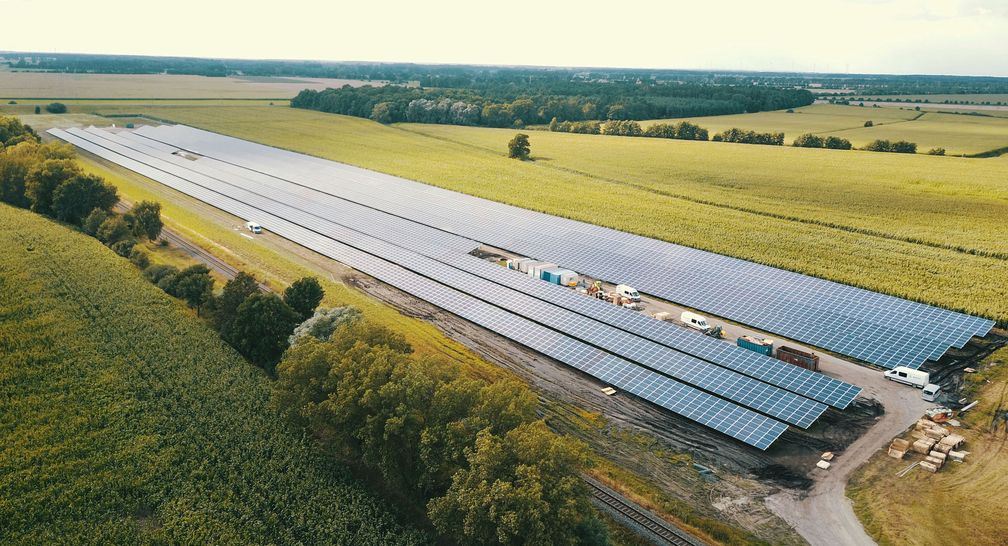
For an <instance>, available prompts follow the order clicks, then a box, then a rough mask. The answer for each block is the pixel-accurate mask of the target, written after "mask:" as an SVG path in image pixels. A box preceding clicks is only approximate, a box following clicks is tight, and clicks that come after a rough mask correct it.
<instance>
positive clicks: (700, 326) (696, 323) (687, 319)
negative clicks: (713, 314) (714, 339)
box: [679, 311, 710, 332]
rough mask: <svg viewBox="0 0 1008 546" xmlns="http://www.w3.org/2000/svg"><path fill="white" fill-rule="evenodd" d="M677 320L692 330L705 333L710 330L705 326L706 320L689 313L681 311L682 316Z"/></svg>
mask: <svg viewBox="0 0 1008 546" xmlns="http://www.w3.org/2000/svg"><path fill="white" fill-rule="evenodd" d="M679 320H681V321H682V322H683V324H685V325H686V326H689V327H690V328H693V329H694V330H701V331H704V332H706V331H707V330H709V329H710V325H709V324H707V319H705V318H704V317H701V316H700V315H698V314H696V313H691V312H689V311H683V314H682V315H680V316H679Z"/></svg>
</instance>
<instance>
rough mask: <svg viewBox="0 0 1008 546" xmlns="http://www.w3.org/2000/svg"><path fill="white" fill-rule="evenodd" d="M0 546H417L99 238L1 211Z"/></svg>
mask: <svg viewBox="0 0 1008 546" xmlns="http://www.w3.org/2000/svg"><path fill="white" fill-rule="evenodd" d="M0 250H2V253H0V415H2V416H3V421H2V426H0V446H2V447H0V491H2V494H0V544H32V545H34V544H55V543H59V544H108V543H117V544H152V543H157V544H348V545H349V544H420V543H426V542H427V541H428V539H427V537H426V536H425V535H424V534H423V533H421V532H419V531H416V530H412V529H409V528H407V527H404V526H403V525H401V524H400V523H398V522H397V520H396V518H395V516H394V514H393V513H392V511H391V509H390V508H388V507H387V506H385V505H384V504H383V503H382V502H380V501H378V500H376V499H375V498H374V497H373V496H372V495H371V494H370V493H369V492H368V491H366V490H365V489H364V488H363V487H362V486H361V485H360V484H358V483H356V482H355V481H354V479H353V478H352V477H350V476H349V475H348V473H347V471H346V470H345V469H344V468H343V467H341V466H339V465H337V464H335V463H333V462H331V461H329V460H327V459H325V458H323V457H322V456H321V455H319V454H318V453H316V452H314V451H313V449H312V448H311V445H310V443H309V441H308V440H307V439H306V438H304V437H302V436H301V435H300V434H298V433H295V432H293V431H291V430H289V429H288V428H287V427H286V425H284V424H283V423H281V422H280V421H278V419H277V417H276V415H275V414H274V413H273V412H272V411H271V410H270V408H269V405H268V400H269V392H270V384H269V380H268V379H267V378H266V377H265V376H263V375H262V374H261V372H259V371H258V370H257V369H255V368H253V367H252V366H250V365H248V364H247V363H245V362H244V361H243V360H242V359H241V358H240V357H239V356H238V354H237V353H235V351H233V350H232V349H231V348H230V347H228V346H226V345H225V344H224V343H223V342H222V341H220V339H219V338H218V337H217V335H216V334H215V333H214V332H213V331H212V330H211V329H210V328H209V327H208V326H207V325H205V324H204V323H203V322H202V321H200V320H198V319H196V318H195V317H194V316H193V315H192V314H191V312H190V311H188V310H187V309H185V308H184V307H183V305H182V304H181V303H180V302H178V301H175V300H173V299H171V298H170V297H168V296H166V295H165V294H163V293H162V292H161V291H160V290H158V289H157V288H156V287H155V286H153V285H151V284H150V283H148V282H146V281H145V280H144V279H143V278H142V277H141V276H140V273H139V272H138V271H137V270H136V269H134V268H133V266H132V265H130V264H129V262H128V261H126V260H124V259H122V258H119V257H118V256H116V255H115V254H113V253H112V252H111V251H109V250H108V249H106V248H105V247H103V246H102V245H101V244H100V243H98V241H96V240H94V239H92V238H90V237H87V236H84V235H83V234H80V233H76V232H74V231H72V230H70V229H69V228H66V227H64V226H62V225H59V224H56V223H54V222H52V221H50V220H47V219H44V218H42V217H41V216H38V215H35V214H32V213H30V212H27V211H23V210H18V209H13V208H10V207H8V206H6V205H0Z"/></svg>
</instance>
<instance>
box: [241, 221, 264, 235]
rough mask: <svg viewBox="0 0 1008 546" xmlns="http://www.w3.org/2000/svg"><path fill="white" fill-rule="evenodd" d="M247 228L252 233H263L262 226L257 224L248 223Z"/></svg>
mask: <svg viewBox="0 0 1008 546" xmlns="http://www.w3.org/2000/svg"><path fill="white" fill-rule="evenodd" d="M245 228H246V229H248V230H249V231H251V232H252V233H262V226H260V225H259V224H257V223H255V222H247V223H246V224H245Z"/></svg>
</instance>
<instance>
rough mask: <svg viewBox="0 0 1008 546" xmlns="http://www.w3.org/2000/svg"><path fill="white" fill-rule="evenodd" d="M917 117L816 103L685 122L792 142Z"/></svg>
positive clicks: (888, 110)
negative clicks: (766, 134)
mask: <svg viewBox="0 0 1008 546" xmlns="http://www.w3.org/2000/svg"><path fill="white" fill-rule="evenodd" d="M918 114H919V112H915V111H913V110H900V109H899V108H860V107H856V106H844V105H838V104H813V105H811V106H804V107H802V108H795V109H794V112H793V113H788V112H786V111H782V110H775V111H772V112H757V113H755V114H734V115H730V116H704V117H697V118H685V119H686V120H688V121H691V122H693V123H696V124H698V125H700V126H701V127H704V128H706V129H707V130H708V131H710V133H711V134H714V133H717V132H721V131H724V130H726V129H731V128H732V127H738V128H739V129H746V130H750V131H759V132H774V133H778V132H783V133H784V139H785V142H789V143H790V142H791V140H793V139H794V137H796V136H798V135H800V134H802V133H817V134H822V133H829V132H830V131H839V130H842V129H854V128H857V127H863V126H864V122H865V121H867V120H872V121H873V123H875V124H884V123H898V122H903V121H907V120H910V119H913V118H914V117H916V116H917V115H918ZM675 121H678V120H675ZM668 122H669V120H661V119H653V120H648V121H642V122H641V126H642V127H647V126H649V125H654V124H656V123H668Z"/></svg>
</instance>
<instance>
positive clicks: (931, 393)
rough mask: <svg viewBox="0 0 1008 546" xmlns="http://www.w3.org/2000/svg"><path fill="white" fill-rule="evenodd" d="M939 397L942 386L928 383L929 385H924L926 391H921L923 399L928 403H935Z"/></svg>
mask: <svg viewBox="0 0 1008 546" xmlns="http://www.w3.org/2000/svg"><path fill="white" fill-rule="evenodd" d="M939 396H941V385H935V384H934V383H928V384H927V385H924V389H923V390H921V398H923V399H924V400H925V401H927V402H934V401H935V400H937V399H938V397H939Z"/></svg>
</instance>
